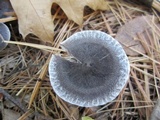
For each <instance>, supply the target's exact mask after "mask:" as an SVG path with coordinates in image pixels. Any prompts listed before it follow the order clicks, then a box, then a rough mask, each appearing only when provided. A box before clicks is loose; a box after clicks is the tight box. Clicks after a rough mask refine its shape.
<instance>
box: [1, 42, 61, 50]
mask: <svg viewBox="0 0 160 120" xmlns="http://www.w3.org/2000/svg"><path fill="white" fill-rule="evenodd" d="M3 42H5V43H9V44H17V45H24V46H29V47H33V48H38V49H41V50H46V51H49V52H52V51H64V50H62V49H58V48H55V47H50V46H45V45H39V44H33V43H26V42H16V41H5V40H4V41H3Z"/></svg>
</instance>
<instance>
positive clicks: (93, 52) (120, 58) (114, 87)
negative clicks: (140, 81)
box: [49, 30, 130, 107]
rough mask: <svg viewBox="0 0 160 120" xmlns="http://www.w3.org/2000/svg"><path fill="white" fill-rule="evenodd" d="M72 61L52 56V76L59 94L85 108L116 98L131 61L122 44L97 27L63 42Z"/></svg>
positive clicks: (122, 85) (63, 46)
mask: <svg viewBox="0 0 160 120" xmlns="http://www.w3.org/2000/svg"><path fill="white" fill-rule="evenodd" d="M61 46H62V48H64V49H65V50H67V52H68V53H69V55H71V56H72V57H74V59H75V60H74V61H73V60H67V59H65V58H63V57H61V56H59V55H52V57H51V60H50V63H49V77H50V82H51V85H52V87H53V89H54V91H55V92H56V94H57V95H58V96H59V97H60V98H62V99H63V100H65V101H67V102H69V103H71V104H75V105H78V106H83V107H93V106H99V105H103V104H106V103H108V102H110V101H112V100H113V99H115V98H116V97H117V96H118V94H119V93H120V91H121V90H122V88H123V87H124V85H125V84H126V82H127V79H128V77H129V71H130V67H129V61H128V58H127V56H126V54H125V52H124V50H123V48H122V46H121V45H120V44H119V43H118V42H117V41H116V40H115V39H114V38H112V37H111V36H110V35H108V34H106V33H104V32H101V31H96V30H88V31H82V32H77V33H75V34H74V35H72V36H70V37H69V38H68V39H66V40H65V41H64V42H62V43H61Z"/></svg>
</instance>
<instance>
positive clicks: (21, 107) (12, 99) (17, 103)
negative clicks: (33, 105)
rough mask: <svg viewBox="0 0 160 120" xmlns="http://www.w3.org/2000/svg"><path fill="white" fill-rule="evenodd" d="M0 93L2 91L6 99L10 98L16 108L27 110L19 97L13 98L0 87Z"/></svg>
mask: <svg viewBox="0 0 160 120" xmlns="http://www.w3.org/2000/svg"><path fill="white" fill-rule="evenodd" d="M0 93H2V94H3V95H4V96H5V97H6V98H7V99H8V100H10V101H11V102H12V103H13V104H15V105H16V106H17V107H18V108H20V109H21V110H22V111H23V112H26V111H27V108H26V107H24V106H23V105H22V103H21V101H20V100H19V99H15V98H14V97H12V96H11V95H10V94H9V93H8V92H6V91H5V90H4V89H2V88H0Z"/></svg>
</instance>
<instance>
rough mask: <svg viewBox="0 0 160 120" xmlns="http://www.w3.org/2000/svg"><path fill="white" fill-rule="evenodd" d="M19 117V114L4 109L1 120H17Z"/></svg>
mask: <svg viewBox="0 0 160 120" xmlns="http://www.w3.org/2000/svg"><path fill="white" fill-rule="evenodd" d="M19 117H20V113H19V112H15V111H13V110H10V109H4V114H3V120H18V118H19Z"/></svg>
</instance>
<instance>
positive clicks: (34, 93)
mask: <svg viewBox="0 0 160 120" xmlns="http://www.w3.org/2000/svg"><path fill="white" fill-rule="evenodd" d="M109 3H110V4H109V6H108V8H109V10H107V11H103V12H102V11H91V12H88V13H87V14H86V15H85V16H84V17H83V19H84V22H83V24H82V25H81V26H78V25H77V24H75V23H74V22H73V21H71V20H68V19H67V18H66V16H65V14H64V10H63V9H61V6H60V5H57V10H56V11H55V14H53V16H52V18H54V27H53V31H54V41H53V42H52V43H51V44H52V47H54V48H58V49H60V48H59V44H60V42H62V41H63V40H65V39H66V38H67V37H68V36H70V35H72V34H73V33H75V32H77V31H81V30H88V29H92V30H101V31H104V32H106V33H110V35H112V36H113V37H116V34H117V33H118V29H119V28H121V27H123V26H122V25H125V24H126V23H127V22H129V21H130V20H134V19H136V18H137V17H139V16H142V17H145V15H149V16H150V15H151V20H153V21H152V22H151V23H149V24H148V25H149V27H150V29H149V30H148V29H145V30H144V31H142V32H137V33H136V39H138V41H140V42H139V43H138V44H141V47H142V48H143V50H144V52H142V51H141V50H139V49H137V48H134V47H130V45H129V43H128V42H125V43H121V44H122V45H123V46H125V47H128V46H129V47H128V48H129V49H130V50H132V51H134V52H135V53H136V54H137V53H138V54H137V55H128V58H129V61H130V65H131V73H130V78H129V80H128V83H127V84H126V86H125V87H124V89H123V90H122V91H121V94H120V95H119V96H118V97H117V98H116V99H115V100H113V101H112V102H110V103H108V104H106V105H104V106H99V107H98V108H96V109H95V110H93V108H81V107H78V106H72V105H69V104H68V103H66V102H65V101H63V100H61V99H60V98H59V97H58V96H56V94H55V93H54V91H53V90H52V88H51V86H50V82H49V77H48V74H47V65H48V62H49V59H50V56H51V54H52V52H51V51H50V53H48V54H45V55H44V53H43V51H41V50H39V49H41V48H39V47H36V48H39V49H36V48H34V47H27V46H25V45H24V46H20V45H18V44H17V45H14V47H10V46H8V47H7V48H6V49H4V50H2V51H1V52H0V58H1V59H2V58H4V57H5V56H6V54H7V58H16V62H13V63H14V64H15V66H14V67H15V68H18V69H19V68H20V69H19V70H18V71H14V72H11V71H12V68H10V69H8V68H7V66H6V64H4V65H3V66H1V71H2V72H3V71H6V72H4V74H3V76H5V77H4V78H3V80H1V81H5V84H1V88H3V89H4V90H5V91H8V93H9V94H10V95H16V96H17V97H19V98H20V99H21V102H22V103H23V104H24V105H25V107H26V108H28V109H27V110H26V111H25V113H22V114H21V116H20V117H19V120H22V119H27V118H34V117H35V119H37V117H36V116H37V114H40V117H39V118H44V116H48V118H50V117H52V118H53V119H62V120H63V119H68V120H77V119H81V118H82V117H83V116H89V117H90V118H92V119H95V120H100V119H101V120H103V119H106V118H107V119H122V120H123V119H125V120H130V119H150V115H151V113H152V110H153V107H154V103H155V101H156V100H157V99H158V98H159V90H160V86H159V80H160V74H159V71H160V62H159V61H160V60H159V59H160V56H159V50H160V45H159V38H160V36H159V34H158V33H159V32H160V29H159V27H158V26H159V25H158V23H157V22H156V21H154V18H156V19H158V22H159V16H158V13H157V12H156V11H155V10H154V9H152V10H149V9H147V8H145V7H144V6H142V5H137V4H134V3H130V2H125V1H109ZM39 4H40V2H39ZM15 12H16V10H15ZM84 12H85V11H84ZM22 13H23V12H22ZM19 19H20V18H18V20H19ZM147 20H148V19H147ZM52 22H53V21H52ZM26 25H27V24H26ZM51 25H53V23H52V24H51ZM11 26H12V24H11ZM49 27H50V26H49ZM11 32H12V34H15V33H14V31H11ZM12 39H13V40H16V41H17V40H18V41H21V42H24V40H23V39H22V38H21V37H19V36H17V35H14V37H13V38H12ZM35 39H37V38H35ZM146 41H149V42H146ZM129 42H130V41H129ZM11 46H12V45H11ZM33 46H35V44H33ZM45 49H46V48H44V49H42V50H45ZM125 50H126V49H125ZM126 52H127V50H126ZM53 54H62V55H63V54H64V53H63V52H61V51H56V50H54V51H53ZM13 61H15V60H14V59H13ZM30 66H34V67H30ZM9 73H11V74H9ZM6 74H9V76H8V75H6ZM26 96H30V98H29V100H26ZM155 106H156V105H155ZM4 107H6V106H4ZM15 108H16V107H13V108H12V109H13V110H15ZM19 111H21V110H20V109H19ZM88 111H89V112H88ZM77 116H78V118H77ZM46 118H47V117H46Z"/></svg>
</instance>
